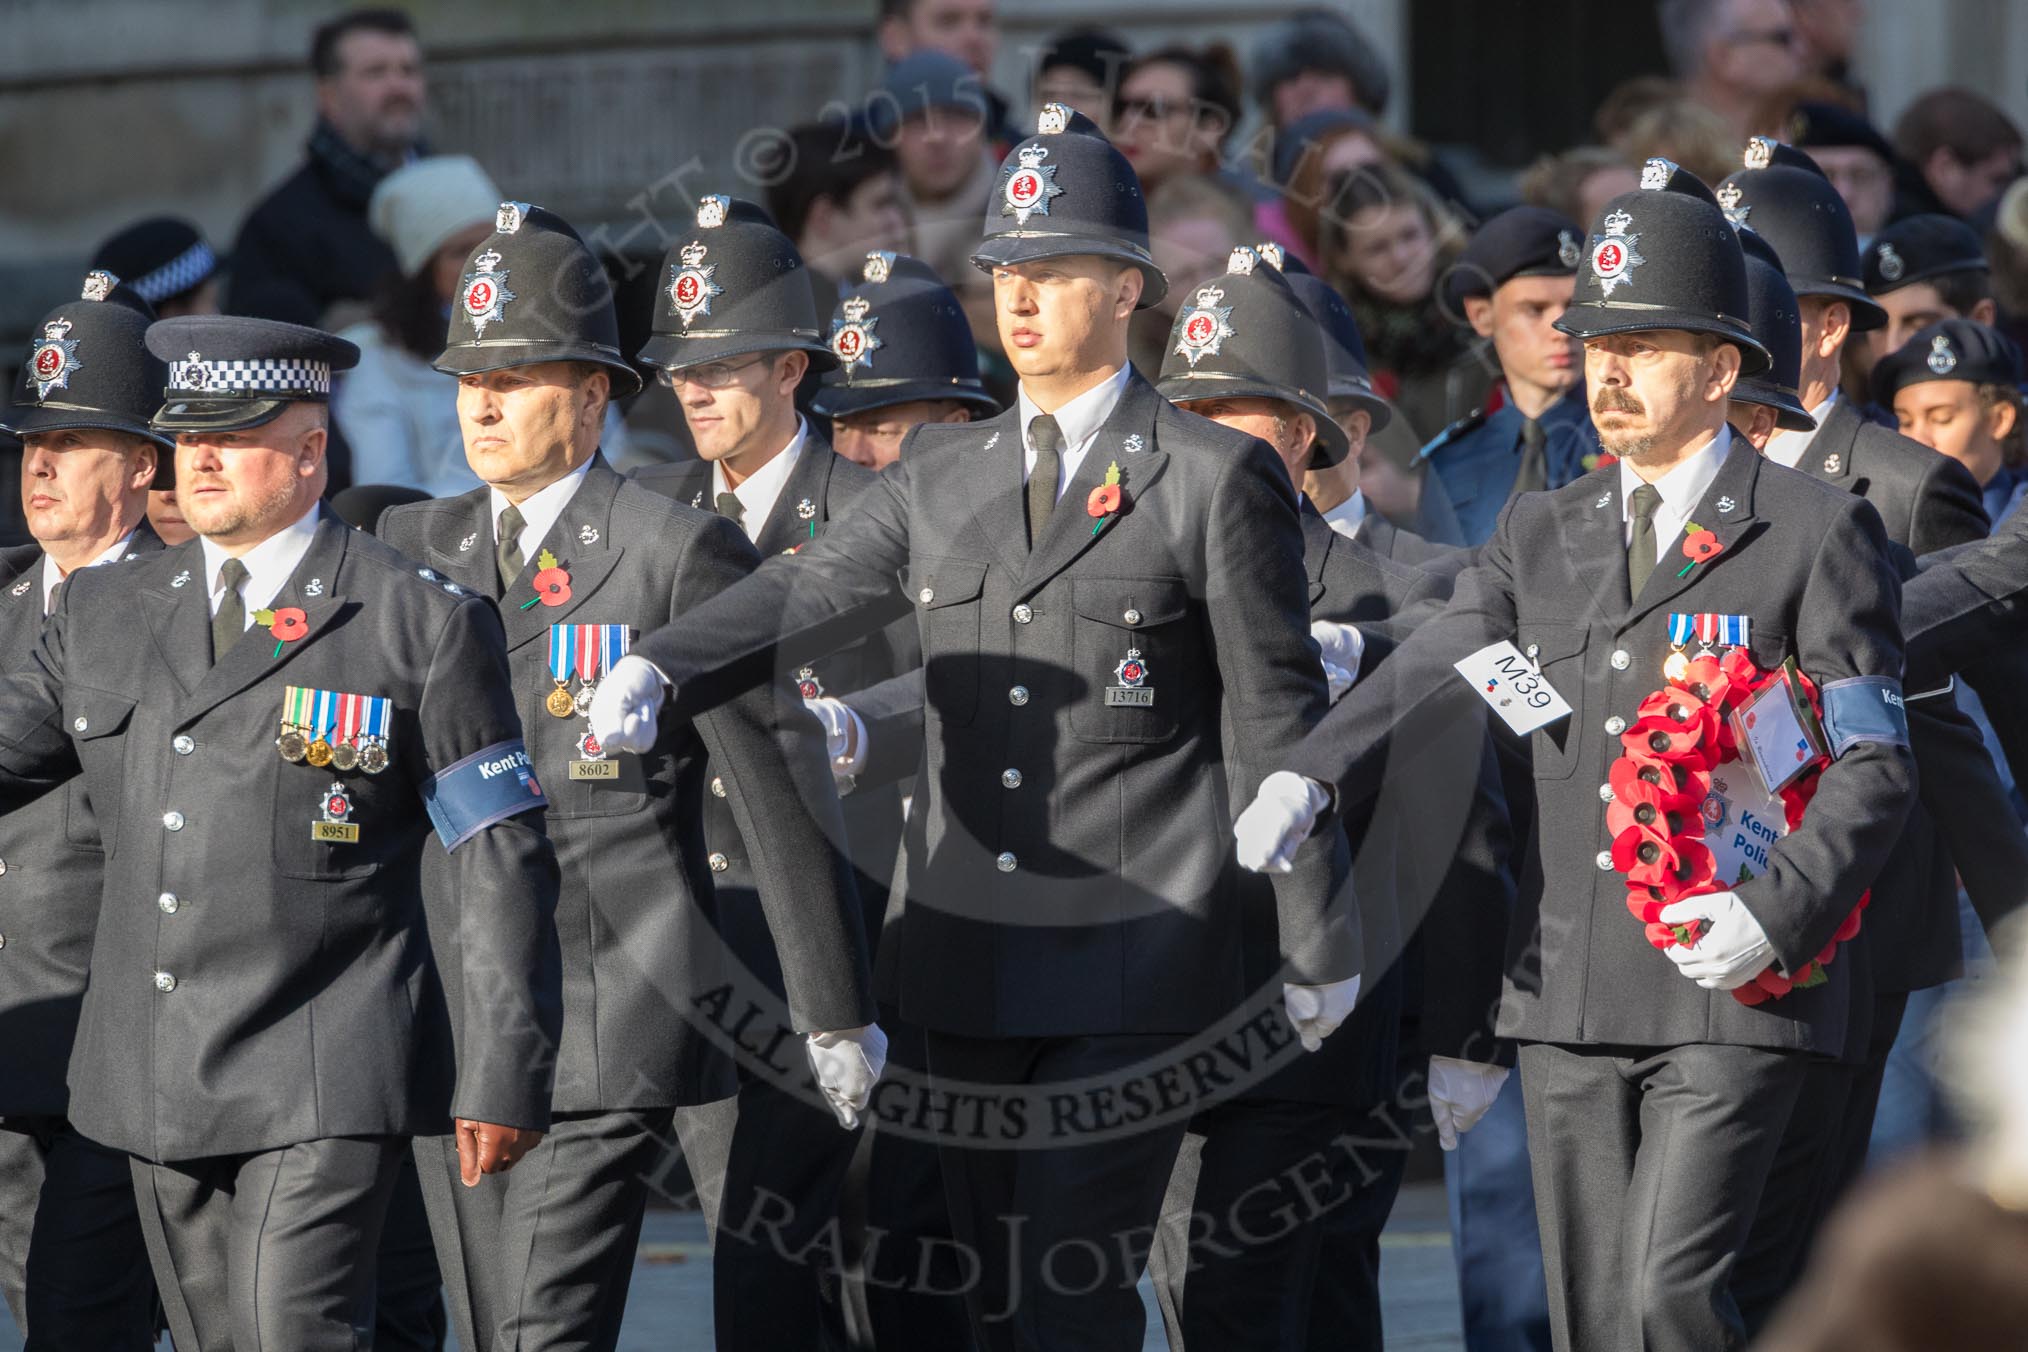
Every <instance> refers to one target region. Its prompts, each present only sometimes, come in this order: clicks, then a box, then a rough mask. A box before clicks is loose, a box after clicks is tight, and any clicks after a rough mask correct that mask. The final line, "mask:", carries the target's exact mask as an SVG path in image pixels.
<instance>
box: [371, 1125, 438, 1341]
mask: <svg viewBox="0 0 2028 1352" xmlns="http://www.w3.org/2000/svg"><path fill="white" fill-rule="evenodd" d="M400 1170H401V1172H400V1174H399V1175H398V1176H397V1177H396V1179H395V1182H394V1196H393V1197H391V1198H390V1199H388V1204H387V1221H386V1223H385V1224H384V1225H383V1226H382V1227H381V1230H380V1280H379V1284H378V1286H377V1288H376V1290H375V1294H374V1303H373V1352H443V1348H444V1335H445V1333H446V1332H447V1331H448V1330H449V1327H450V1319H449V1316H448V1315H447V1314H446V1313H445V1311H444V1290H443V1278H442V1276H441V1274H440V1273H439V1272H438V1269H437V1250H436V1243H435V1241H434V1240H433V1239H432V1238H431V1236H430V1222H429V1216H428V1215H427V1214H426V1213H425V1212H424V1210H423V1199H422V1185H421V1184H420V1183H419V1182H417V1180H416V1173H415V1152H414V1151H412V1150H404V1151H402V1152H401V1163H400Z"/></svg>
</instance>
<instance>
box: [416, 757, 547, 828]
mask: <svg viewBox="0 0 2028 1352" xmlns="http://www.w3.org/2000/svg"><path fill="white" fill-rule="evenodd" d="M422 793H423V802H424V803H425V804H426V805H428V807H429V811H430V820H431V821H432V822H434V823H436V828H437V838H438V839H440V840H442V841H443V842H444V849H445V850H455V849H457V848H458V846H460V845H462V844H464V843H465V842H466V841H468V840H470V839H471V838H472V837H473V836H475V835H477V834H478V833H479V832H481V831H483V830H485V829H486V828H487V827H489V826H491V825H492V824H493V823H494V822H498V821H505V820H506V819H507V818H509V817H512V816H515V815H516V814H518V813H522V812H530V811H534V810H536V809H538V808H546V807H548V806H549V800H548V799H547V798H545V797H543V796H542V786H541V785H540V784H538V783H536V782H535V769H534V766H533V765H532V764H531V763H530V761H529V759H528V749H527V748H526V747H525V746H523V745H522V743H521V739H520V738H519V737H516V738H514V739H513V740H512V741H506V742H495V743H493V745H491V746H489V747H487V748H486V749H485V750H483V751H475V752H473V753H472V754H471V755H469V756H467V757H465V758H464V759H463V760H461V761H459V762H458V763H457V764H455V765H452V766H449V767H448V768H446V769H445V770H444V771H443V773H441V774H439V775H438V776H437V777H436V778H434V779H432V780H430V781H429V782H428V783H426V784H424V785H423V791H422Z"/></svg>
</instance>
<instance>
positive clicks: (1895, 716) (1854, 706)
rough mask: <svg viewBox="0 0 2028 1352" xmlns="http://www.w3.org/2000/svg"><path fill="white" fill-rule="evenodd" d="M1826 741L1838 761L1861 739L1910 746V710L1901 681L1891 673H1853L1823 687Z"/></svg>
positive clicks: (1904, 748)
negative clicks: (1844, 678) (1873, 674)
mask: <svg viewBox="0 0 2028 1352" xmlns="http://www.w3.org/2000/svg"><path fill="white" fill-rule="evenodd" d="M1821 693H1822V696H1823V700H1824V719H1823V722H1824V740H1825V741H1827V742H1829V743H1830V752H1831V759H1832V760H1837V759H1838V758H1839V757H1841V756H1843V755H1844V754H1845V753H1846V752H1847V751H1850V750H1851V749H1852V748H1853V747H1855V746H1857V745H1858V744H1859V743H1861V742H1883V743H1885V744H1887V745H1888V746H1898V747H1900V748H1902V749H1903V750H1907V749H1908V710H1907V709H1906V708H1905V707H1904V706H1903V704H1902V700H1901V682H1900V681H1897V680H1895V679H1894V678H1893V677H1891V676H1854V677H1851V678H1850V679H1847V680H1843V681H1832V682H1831V683H1830V684H1828V685H1826V686H1825V687H1824V688H1823V690H1822V692H1821Z"/></svg>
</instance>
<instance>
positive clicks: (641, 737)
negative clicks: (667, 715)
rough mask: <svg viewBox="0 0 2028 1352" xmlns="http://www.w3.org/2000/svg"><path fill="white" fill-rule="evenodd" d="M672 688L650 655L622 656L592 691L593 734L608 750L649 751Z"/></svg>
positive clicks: (653, 742) (637, 753) (635, 752)
mask: <svg viewBox="0 0 2028 1352" xmlns="http://www.w3.org/2000/svg"><path fill="white" fill-rule="evenodd" d="M669 689H670V687H669V682H668V681H666V680H664V679H663V678H662V673H661V672H659V671H657V670H655V667H654V664H653V663H651V662H649V661H648V659H647V658H645V657H635V656H634V655H633V654H632V653H629V654H628V655H627V656H625V657H622V658H621V659H620V660H619V661H617V662H615V663H613V669H612V670H611V671H609V672H607V673H606V678H605V679H604V680H603V681H600V682H599V688H598V690H597V691H596V692H595V693H594V694H593V695H592V705H591V730H592V736H594V737H596V738H598V739H599V745H600V746H602V747H604V748H605V750H606V752H607V753H608V754H610V753H612V752H615V751H631V752H633V753H634V754H635V755H640V754H641V753H642V752H645V751H647V750H648V749H649V748H650V747H652V746H654V745H655V715H656V714H657V712H659V711H660V710H661V708H662V701H663V700H664V699H666V698H667V697H668V694H669Z"/></svg>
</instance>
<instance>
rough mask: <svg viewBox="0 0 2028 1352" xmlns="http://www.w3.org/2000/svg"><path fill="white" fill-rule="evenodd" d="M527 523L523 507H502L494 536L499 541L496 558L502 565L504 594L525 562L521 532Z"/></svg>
mask: <svg viewBox="0 0 2028 1352" xmlns="http://www.w3.org/2000/svg"><path fill="white" fill-rule="evenodd" d="M527 525H528V522H527V520H526V519H525V518H524V517H523V516H522V515H521V509H520V508H519V507H516V506H515V505H514V504H513V503H511V502H510V503H508V504H507V505H506V506H505V507H502V508H501V509H500V527H499V529H498V530H497V531H495V532H494V534H493V538H494V539H495V540H496V541H498V542H499V548H498V551H497V554H496V558H497V561H498V562H499V565H500V593H501V595H503V596H504V595H506V593H507V589H508V588H509V587H511V586H513V585H514V579H515V578H517V577H520V576H521V565H522V563H523V562H524V560H523V559H522V557H521V532H522V530H523V529H525V528H526V527H527Z"/></svg>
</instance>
